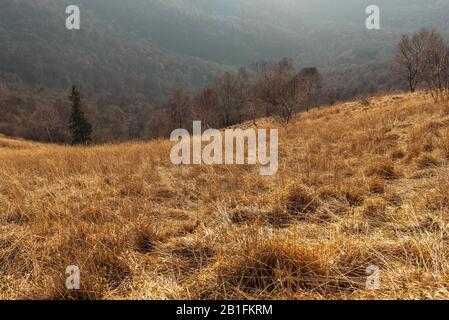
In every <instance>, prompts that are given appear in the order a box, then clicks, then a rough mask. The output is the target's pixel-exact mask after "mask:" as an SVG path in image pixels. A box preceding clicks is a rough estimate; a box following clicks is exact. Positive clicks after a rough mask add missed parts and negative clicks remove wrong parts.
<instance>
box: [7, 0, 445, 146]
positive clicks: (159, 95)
mask: <svg viewBox="0 0 449 320" xmlns="http://www.w3.org/2000/svg"><path fill="white" fill-rule="evenodd" d="M69 4H76V5H78V6H79V7H80V9H81V30H79V31H68V30H67V29H66V28H65V19H66V17H67V15H66V14H65V8H66V6H67V5H69ZM369 4H371V3H370V2H369V1H365V0H348V1H344V2H343V1H334V0H301V1H299V0H227V1H224V0H219V1H212V0H128V1H120V0H76V1H72V0H71V1H68V0H40V1H29V0H15V1H13V0H4V1H1V2H0V111H1V113H0V132H3V133H6V134H9V135H14V136H21V137H25V138H29V139H38V140H44V141H53V142H62V141H64V139H65V138H64V136H65V135H64V134H63V128H62V127H63V125H64V123H65V121H66V114H67V112H68V110H67V104H66V95H67V92H68V90H69V88H70V87H71V85H73V84H76V85H78V86H79V87H80V88H81V91H82V93H83V95H84V98H85V103H86V105H87V109H88V113H89V115H90V117H91V121H93V122H94V124H97V125H96V130H95V132H96V135H97V136H96V140H95V141H96V142H104V141H115V140H127V139H137V138H138V139H146V138H150V137H155V136H159V135H161V134H163V133H165V132H166V131H167V130H168V129H169V128H161V124H163V123H161V121H160V119H161V114H162V115H165V116H167V112H166V111H165V110H164V109H163V108H164V106H166V104H167V102H169V97H170V96H171V95H172V93H173V92H174V91H175V90H177V89H180V88H182V89H183V90H184V91H186V92H187V93H189V94H191V95H200V94H201V92H200V91H199V90H200V89H201V90H202V89H207V88H210V87H214V86H216V80H217V79H219V78H220V77H222V76H223V75H224V74H225V73H226V72H231V73H236V72H237V70H238V69H239V68H240V67H247V68H248V67H249V68H250V66H251V65H254V63H255V62H260V61H262V60H264V61H268V60H271V61H279V60H280V59H281V58H282V57H289V58H291V59H292V60H293V62H294V63H295V64H296V67H297V68H298V69H299V70H300V69H303V68H308V67H316V68H318V70H319V72H320V74H321V75H322V80H323V81H322V85H323V89H324V91H325V94H324V95H323V96H325V97H326V99H327V101H326V102H334V101H338V100H346V99H351V98H354V97H362V96H364V95H371V94H373V93H375V92H379V91H389V90H392V89H402V88H405V86H404V85H403V84H402V83H400V82H398V81H396V80H394V79H393V78H392V77H391V70H390V67H391V61H392V60H393V58H394V47H395V45H396V43H397V42H398V40H399V39H400V36H401V34H403V33H410V32H413V31H415V30H417V29H419V28H421V27H426V26H430V25H432V26H438V27H439V29H440V31H441V32H442V33H443V35H445V36H446V35H447V31H449V24H448V20H447V19H446V17H447V16H449V3H447V1H441V0H429V1H426V2H425V3H423V2H421V1H415V0H413V1H410V0H407V1H406V0H395V1H387V0H379V1H377V5H378V6H379V7H380V8H381V30H378V31H377V30H375V31H369V30H367V29H366V28H365V18H366V14H365V8H366V6H368V5H369ZM161 108H162V109H161ZM216 108H217V112H216V113H217V114H221V113H223V112H225V111H224V110H221V109H220V110H218V109H219V108H220V106H218V105H217V106H216ZM245 112H246V111H245ZM38 118H39V119H40V120H39V121H37V120H36V119H38ZM41 118H44V120H45V121H44V120H43V119H41ZM55 119H56V120H55ZM225 122H226V121H225ZM43 123H51V126H50V127H49V126H46V125H43Z"/></svg>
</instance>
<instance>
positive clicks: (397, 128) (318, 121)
mask: <svg viewBox="0 0 449 320" xmlns="http://www.w3.org/2000/svg"><path fill="white" fill-rule="evenodd" d="M265 125H267V126H272V125H275V124H273V123H271V122H270V121H267V122H266V123H265ZM279 134H280V144H279V147H280V168H279V172H278V174H277V175H276V176H273V177H262V176H259V174H258V170H257V168H254V167H250V166H227V167H226V166H192V167H188V166H182V167H175V166H173V165H172V164H171V163H170V160H169V152H170V147H171V143H170V142H168V141H154V142H150V143H132V144H122V145H104V146H97V147H91V148H72V147H62V146H52V145H39V144H33V143H26V142H24V141H18V140H9V139H7V138H5V137H0V181H1V183H0V230H1V232H0V295H1V296H0V297H1V298H8V299H10V298H19V297H20V298H102V299H115V298H137V299H147V298H150V299H168V298H187V299H190V298H201V299H205V298H212V299H213V298H226V299H228V298H229V299H230V298H239V299H240V298H243V299H252V298H268V299H272V298H293V299H304V298H311V299H322V298H330V299H334V298H344V299H347V298H354V299H358V298H368V299H370V298H373V299H374V298H381V299H382V298H406V299H408V298H413V299H415V298H446V299H447V298H449V292H448V290H449V288H448V283H449V250H448V249H447V248H448V245H449V235H448V227H449V214H448V212H449V195H448V193H447V190H449V168H448V164H449V112H448V109H447V108H444V107H441V106H438V105H436V104H435V103H433V102H432V100H431V99H430V98H429V97H427V96H425V95H424V94H422V93H418V94H415V95H397V96H386V97H380V98H373V99H372V100H371V101H370V102H369V103H367V102H364V103H359V102H352V103H346V104H342V105H337V106H334V107H330V108H326V109H317V110H313V111H311V112H310V113H308V114H301V115H299V116H298V117H297V119H296V120H295V122H294V123H293V124H291V125H290V126H289V127H287V128H285V129H281V130H280V133H279ZM17 145H19V147H17ZM14 146H16V147H14ZM68 265H78V266H79V267H80V270H81V289H82V290H80V291H76V292H74V291H70V292H68V291H66V290H65V286H64V283H65V278H66V275H65V274H64V272H65V268H66V266H68ZM369 265H376V266H378V267H379V269H380V277H381V284H380V289H377V290H367V289H366V287H365V283H366V280H367V274H366V268H367V267H368V266H369Z"/></svg>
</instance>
